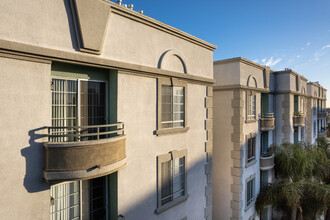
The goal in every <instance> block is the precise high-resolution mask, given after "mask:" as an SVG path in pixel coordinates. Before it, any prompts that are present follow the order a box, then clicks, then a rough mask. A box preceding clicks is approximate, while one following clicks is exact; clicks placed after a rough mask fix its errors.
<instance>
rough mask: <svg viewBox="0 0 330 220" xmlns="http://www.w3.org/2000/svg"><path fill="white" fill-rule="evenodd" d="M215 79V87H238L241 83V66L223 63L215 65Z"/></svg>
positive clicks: (237, 63)
mask: <svg viewBox="0 0 330 220" xmlns="http://www.w3.org/2000/svg"><path fill="white" fill-rule="evenodd" d="M213 68H214V73H216V74H214V79H215V80H216V83H215V86H226V85H238V84H239V83H240V73H239V71H240V64H239V62H235V63H221V64H214V67H213Z"/></svg>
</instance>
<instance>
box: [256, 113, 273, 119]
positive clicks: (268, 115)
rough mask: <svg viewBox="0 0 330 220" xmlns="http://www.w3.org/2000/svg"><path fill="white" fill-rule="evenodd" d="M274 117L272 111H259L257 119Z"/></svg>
mask: <svg viewBox="0 0 330 220" xmlns="http://www.w3.org/2000/svg"><path fill="white" fill-rule="evenodd" d="M267 118H274V113H260V114H259V119H267Z"/></svg>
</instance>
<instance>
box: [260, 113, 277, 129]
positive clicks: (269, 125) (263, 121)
mask: <svg viewBox="0 0 330 220" xmlns="http://www.w3.org/2000/svg"><path fill="white" fill-rule="evenodd" d="M259 119H260V130H261V131H272V130H274V128H275V118H274V113H261V114H260V115H259Z"/></svg>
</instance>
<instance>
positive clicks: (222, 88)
mask: <svg viewBox="0 0 330 220" xmlns="http://www.w3.org/2000/svg"><path fill="white" fill-rule="evenodd" d="M237 89H243V90H252V91H257V92H263V93H269V92H270V90H269V89H263V88H255V87H249V86H244V85H228V86H213V90H214V91H220V90H237Z"/></svg>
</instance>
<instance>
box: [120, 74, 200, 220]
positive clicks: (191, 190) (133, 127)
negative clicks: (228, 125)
mask: <svg viewBox="0 0 330 220" xmlns="http://www.w3.org/2000/svg"><path fill="white" fill-rule="evenodd" d="M156 86H157V83H156V79H154V78H146V77H137V76H133V75H124V74H119V76H118V120H119V121H122V122H124V123H125V133H126V135H127V142H126V153H127V160H128V163H127V165H126V166H125V167H124V168H122V169H121V170H120V171H119V172H118V211H119V214H122V215H124V216H125V218H126V219H127V220H130V219H132V220H135V219H181V218H183V217H185V216H187V217H188V219H195V220H200V219H203V218H204V208H205V205H206V201H205V186H206V176H205V162H206V157H205V140H206V134H205V130H204V119H205V114H206V112H205V107H204V98H205V91H206V88H205V86H200V85H193V84H188V87H187V90H188V97H187V105H188V106H187V109H188V112H187V116H188V119H187V122H188V124H187V125H188V126H189V128H190V129H189V131H188V132H186V133H182V134H170V135H165V136H156V135H154V131H155V129H156V123H157V115H156V113H157V111H156V106H157V100H156V99H157V96H156V91H157V89H156V88H157V87H156ZM181 149H188V155H187V157H188V161H187V162H188V164H187V166H188V167H187V172H188V176H187V181H188V185H187V187H188V194H189V197H188V200H186V201H185V202H183V203H181V204H179V205H176V206H174V207H172V208H170V209H169V210H167V211H165V212H163V213H161V214H159V215H156V214H154V212H155V209H156V208H157V163H156V161H157V160H156V158H157V156H158V155H162V154H166V153H168V152H169V151H172V150H181Z"/></svg>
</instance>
